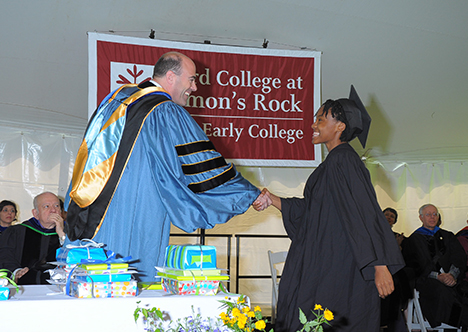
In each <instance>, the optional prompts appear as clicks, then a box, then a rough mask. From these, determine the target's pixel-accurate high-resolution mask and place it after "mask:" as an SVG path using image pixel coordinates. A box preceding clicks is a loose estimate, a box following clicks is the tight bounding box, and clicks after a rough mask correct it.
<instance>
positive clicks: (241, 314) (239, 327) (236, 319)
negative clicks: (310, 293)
mask: <svg viewBox="0 0 468 332" xmlns="http://www.w3.org/2000/svg"><path fill="white" fill-rule="evenodd" d="M221 303H223V306H224V307H226V308H227V310H226V312H222V313H221V314H220V316H221V319H222V320H223V323H224V325H225V326H227V327H228V328H229V329H230V331H235V332H252V331H254V330H258V331H262V332H264V331H265V328H266V323H268V321H267V320H266V319H265V318H263V315H262V311H261V309H260V307H258V306H256V307H255V308H254V310H251V309H250V307H249V306H248V305H247V303H246V301H245V296H243V295H241V296H240V297H239V298H238V299H237V301H235V302H233V301H230V299H229V298H228V297H226V300H224V301H221ZM314 311H317V312H314ZM314 311H312V313H313V314H314V315H315V319H313V320H311V321H308V320H307V317H306V315H305V314H304V312H303V311H302V310H301V309H300V308H299V320H300V322H301V324H303V327H302V329H301V330H299V331H298V332H303V331H306V332H322V331H323V326H322V325H323V324H328V325H330V323H329V322H330V321H331V320H333V318H334V316H333V313H332V312H331V311H330V310H328V309H323V307H322V306H321V305H320V304H316V305H315V308H314ZM269 332H274V330H273V329H271V330H270V331H269Z"/></svg>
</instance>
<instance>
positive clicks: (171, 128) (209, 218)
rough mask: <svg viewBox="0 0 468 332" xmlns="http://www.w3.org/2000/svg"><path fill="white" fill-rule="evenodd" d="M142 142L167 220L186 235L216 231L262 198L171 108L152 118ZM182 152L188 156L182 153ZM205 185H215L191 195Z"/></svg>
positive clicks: (183, 112) (182, 114)
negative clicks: (194, 232)
mask: <svg viewBox="0 0 468 332" xmlns="http://www.w3.org/2000/svg"><path fill="white" fill-rule="evenodd" d="M141 138H142V139H143V140H145V142H144V145H145V146H147V149H146V154H147V158H148V161H149V163H150V167H151V168H152V170H153V171H152V174H151V176H152V177H153V181H154V183H156V184H157V190H158V192H159V196H160V199H161V200H162V201H163V203H164V205H165V207H166V209H167V213H168V215H169V218H170V220H171V222H172V223H173V224H174V225H175V226H177V227H179V228H181V229H182V230H184V231H186V232H193V231H195V230H196V229H197V228H212V227H214V225H215V224H219V223H224V222H226V221H228V220H229V219H231V218H232V217H233V216H235V215H237V214H241V213H244V212H245V211H246V210H247V209H248V208H249V206H250V205H251V204H252V202H253V201H254V200H255V198H256V197H257V196H258V195H259V194H260V191H259V190H258V189H257V188H256V187H255V186H253V185H252V184H251V183H250V182H249V181H247V180H246V179H244V178H243V177H242V175H241V174H240V173H239V172H237V170H236V168H235V166H234V165H233V164H227V163H225V161H224V158H223V157H222V155H221V154H220V153H219V152H217V151H216V150H214V149H212V148H210V144H211V142H210V141H209V139H208V137H207V136H206V135H205V133H204V132H203V130H202V129H201V128H200V126H199V125H198V124H197V123H196V122H195V121H194V120H193V118H192V117H191V116H190V114H189V113H188V112H187V111H186V110H185V109H184V108H182V107H180V106H178V105H176V104H174V103H172V102H167V103H164V104H163V105H160V106H158V107H157V109H156V110H155V111H154V112H153V113H151V114H150V116H149V117H148V119H147V120H146V123H145V125H144V128H143V130H142V134H141ZM179 147H182V148H185V149H186V150H187V151H190V153H188V154H183V153H180V152H178V151H179V150H178V148H179ZM193 170H195V171H193ZM206 183H208V184H209V183H214V185H213V186H212V187H208V189H207V190H205V191H193V190H192V189H190V187H191V185H192V186H193V185H195V186H197V185H199V184H202V185H203V184H206ZM202 188H203V186H202Z"/></svg>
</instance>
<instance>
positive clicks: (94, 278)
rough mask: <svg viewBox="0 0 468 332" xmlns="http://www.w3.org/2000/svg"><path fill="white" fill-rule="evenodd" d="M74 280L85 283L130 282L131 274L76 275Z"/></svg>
mask: <svg viewBox="0 0 468 332" xmlns="http://www.w3.org/2000/svg"><path fill="white" fill-rule="evenodd" d="M75 280H80V281H87V282H115V281H121V282H122V281H130V280H132V275H131V274H126V273H124V274H89V275H77V276H76V277H75Z"/></svg>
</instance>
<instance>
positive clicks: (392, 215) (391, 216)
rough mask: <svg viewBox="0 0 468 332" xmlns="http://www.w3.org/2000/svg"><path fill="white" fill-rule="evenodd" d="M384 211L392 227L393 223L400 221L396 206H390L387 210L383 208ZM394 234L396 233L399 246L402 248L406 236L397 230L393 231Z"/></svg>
mask: <svg viewBox="0 0 468 332" xmlns="http://www.w3.org/2000/svg"><path fill="white" fill-rule="evenodd" d="M383 213H384V216H385V218H387V221H388V223H389V224H390V227H392V228H393V225H395V224H396V223H397V221H398V212H397V211H396V210H395V209H394V208H391V207H388V208H386V209H385V210H383ZM393 234H394V235H395V239H396V240H397V243H398V246H399V247H400V249H401V243H402V242H403V240H404V239H405V238H406V237H405V236H404V235H403V233H401V234H400V233H397V232H393Z"/></svg>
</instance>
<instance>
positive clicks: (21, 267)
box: [0, 192, 65, 285]
mask: <svg viewBox="0 0 468 332" xmlns="http://www.w3.org/2000/svg"><path fill="white" fill-rule="evenodd" d="M33 204H34V209H33V210H32V214H33V216H34V217H33V218H31V219H29V220H27V221H25V222H23V223H22V224H18V225H15V226H11V227H8V228H7V229H6V230H5V231H4V232H3V233H2V236H1V237H0V268H4V269H8V270H10V271H13V272H14V275H15V278H16V280H17V282H18V283H19V284H20V285H31V284H47V281H46V279H48V277H49V275H48V274H47V273H44V271H46V270H48V269H50V268H53V266H51V265H50V264H47V262H50V261H55V252H56V250H57V248H59V247H60V245H61V243H63V241H64V240H65V233H64V231H63V219H62V217H61V215H60V213H61V209H60V202H59V199H58V197H57V196H56V195H54V194H52V193H50V192H44V193H42V194H39V195H37V196H36V197H35V198H34V201H33Z"/></svg>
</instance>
